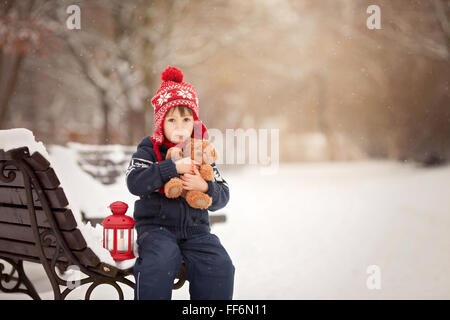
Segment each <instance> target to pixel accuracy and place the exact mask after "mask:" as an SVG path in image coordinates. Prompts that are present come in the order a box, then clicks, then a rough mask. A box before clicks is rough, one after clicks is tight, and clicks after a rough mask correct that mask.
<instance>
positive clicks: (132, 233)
mask: <svg viewBox="0 0 450 320" xmlns="http://www.w3.org/2000/svg"><path fill="white" fill-rule="evenodd" d="M133 251H134V229H131V246H130V252H133Z"/></svg>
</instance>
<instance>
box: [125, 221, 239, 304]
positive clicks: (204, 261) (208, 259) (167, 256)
mask: <svg viewBox="0 0 450 320" xmlns="http://www.w3.org/2000/svg"><path fill="white" fill-rule="evenodd" d="M141 228H142V229H141V230H139V231H140V232H139V234H138V239H137V243H138V246H139V247H138V251H139V257H138V258H137V259H136V264H135V266H134V269H133V272H134V277H135V280H136V285H135V289H134V298H135V299H136V300H144V299H152V300H157V299H162V300H170V299H171V298H172V289H173V283H174V280H175V276H176V275H177V273H178V270H179V269H180V265H181V261H182V259H184V262H185V265H186V273H187V275H186V278H187V280H188V281H189V293H190V297H191V299H192V300H210V299H214V300H231V299H232V297H233V286H234V271H235V268H234V265H233V263H232V261H231V259H230V257H229V256H228V253H227V252H226V250H225V248H224V247H223V246H222V244H221V243H220V240H219V238H218V237H217V236H216V235H214V234H212V233H209V232H208V233H202V234H198V235H193V236H191V237H189V238H188V239H180V238H179V237H178V236H177V235H176V234H175V233H172V232H171V231H169V230H168V229H166V228H164V227H159V226H143V227H141Z"/></svg>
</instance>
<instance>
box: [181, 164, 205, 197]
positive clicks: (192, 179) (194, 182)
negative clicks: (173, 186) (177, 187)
mask: <svg viewBox="0 0 450 320" xmlns="http://www.w3.org/2000/svg"><path fill="white" fill-rule="evenodd" d="M193 169H194V174H189V173H186V174H185V175H183V176H182V177H181V180H183V189H185V190H198V191H201V192H206V191H208V183H207V182H206V181H205V180H204V179H203V178H202V176H201V175H200V172H199V171H198V169H197V166H195V165H194V166H193Z"/></svg>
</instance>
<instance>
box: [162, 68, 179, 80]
mask: <svg viewBox="0 0 450 320" xmlns="http://www.w3.org/2000/svg"><path fill="white" fill-rule="evenodd" d="M161 80H162V81H174V82H178V83H180V82H182V81H183V72H181V70H180V69H178V68H175V67H171V66H169V67H167V69H166V70H164V71H163V73H161Z"/></svg>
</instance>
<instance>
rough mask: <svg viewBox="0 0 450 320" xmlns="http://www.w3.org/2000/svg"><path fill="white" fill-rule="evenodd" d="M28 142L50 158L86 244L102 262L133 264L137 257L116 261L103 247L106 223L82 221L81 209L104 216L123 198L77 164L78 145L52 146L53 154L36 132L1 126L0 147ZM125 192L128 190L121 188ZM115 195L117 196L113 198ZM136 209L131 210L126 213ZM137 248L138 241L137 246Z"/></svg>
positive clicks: (123, 265) (31, 152)
mask: <svg viewBox="0 0 450 320" xmlns="http://www.w3.org/2000/svg"><path fill="white" fill-rule="evenodd" d="M23 146H26V147H28V149H29V150H30V154H33V153H34V152H36V151H37V152H39V153H41V154H42V155H43V156H44V157H45V158H46V159H47V160H48V161H49V162H50V165H51V167H52V168H53V170H54V171H55V173H56V176H57V177H58V178H59V180H60V182H61V186H62V188H63V189H64V192H65V195H66V197H67V200H68V201H69V205H68V206H67V208H70V209H71V210H72V212H73V215H74V217H75V220H76V222H77V225H78V229H79V230H80V232H81V233H82V235H83V237H84V239H85V240H86V243H87V246H88V247H89V248H91V250H92V251H93V252H94V253H95V254H96V255H97V256H98V257H99V259H100V260H101V261H102V262H105V263H107V264H110V265H112V266H116V267H117V268H119V269H127V268H129V267H132V266H133V265H134V262H135V259H130V260H125V261H117V262H116V261H114V259H113V258H112V257H111V254H110V253H109V251H108V250H106V249H105V248H103V245H102V243H103V227H102V226H101V225H99V224H97V225H96V226H95V227H93V226H92V225H91V224H90V222H88V223H87V224H84V223H83V222H82V216H81V210H83V211H84V212H86V213H87V214H86V216H87V217H97V218H98V217H105V218H106V216H108V215H110V214H111V212H110V211H108V210H109V209H108V208H107V207H108V205H109V204H111V203H112V202H114V201H119V200H121V199H124V197H122V198H120V197H119V198H113V197H114V196H115V195H116V193H114V192H113V193H110V191H111V189H108V188H104V187H102V185H101V184H100V183H99V182H97V181H96V180H95V179H94V178H92V177H91V176H89V175H88V174H87V173H85V172H84V171H82V170H81V169H80V167H79V166H78V165H77V163H76V160H77V154H76V151H75V149H70V148H65V147H60V146H52V147H51V150H52V154H51V155H50V154H49V153H48V152H47V150H46V148H45V146H44V144H43V143H42V142H36V141H35V137H34V135H33V133H32V132H31V131H30V130H28V129H25V128H17V129H9V130H0V149H4V150H5V151H8V150H10V149H14V148H19V147H23ZM121 194H122V195H125V194H126V195H128V194H129V193H128V192H124V191H123V190H122V192H121ZM113 199H116V200H113ZM124 202H126V203H128V204H129V203H130V197H125V201H124ZM130 212H131V213H132V212H133V211H132V210H131V211H130V209H129V210H128V212H127V214H130ZM134 248H135V252H137V245H135V246H134Z"/></svg>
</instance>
